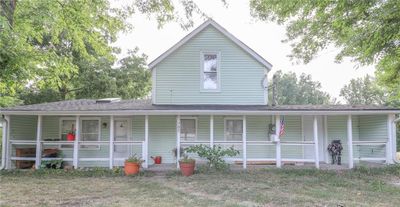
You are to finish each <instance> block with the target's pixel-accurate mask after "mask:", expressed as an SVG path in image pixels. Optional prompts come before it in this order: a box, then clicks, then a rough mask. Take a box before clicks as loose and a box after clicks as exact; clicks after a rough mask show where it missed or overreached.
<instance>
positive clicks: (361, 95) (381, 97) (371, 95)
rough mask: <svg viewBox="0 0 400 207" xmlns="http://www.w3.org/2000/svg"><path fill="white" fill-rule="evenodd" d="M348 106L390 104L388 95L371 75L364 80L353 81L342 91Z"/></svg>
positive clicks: (341, 93) (341, 94)
mask: <svg viewBox="0 0 400 207" xmlns="http://www.w3.org/2000/svg"><path fill="white" fill-rule="evenodd" d="M340 96H342V97H343V98H344V99H345V100H346V102H347V104H351V105H356V104H363V105H371V104H375V105H384V104H387V103H388V99H387V93H386V92H385V90H384V89H383V88H382V87H380V86H379V85H378V84H377V82H376V81H375V79H374V78H373V77H371V76H369V75H366V76H365V77H364V78H357V79H351V80H350V83H349V84H347V85H345V86H344V87H343V88H342V89H341V90H340Z"/></svg>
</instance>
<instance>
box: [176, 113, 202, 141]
mask: <svg viewBox="0 0 400 207" xmlns="http://www.w3.org/2000/svg"><path fill="white" fill-rule="evenodd" d="M180 119H181V120H180V123H181V124H182V119H189V120H190V119H192V120H194V127H195V131H196V132H195V135H194V140H193V141H197V138H198V137H197V136H198V121H197V117H193V116H181V118H180ZM180 130H182V126H181V127H180ZM180 133H181V132H180ZM180 138H181V139H182V137H180Z"/></svg>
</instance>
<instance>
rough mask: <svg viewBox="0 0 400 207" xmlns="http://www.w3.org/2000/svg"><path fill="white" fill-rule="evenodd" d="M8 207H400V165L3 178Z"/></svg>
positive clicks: (6, 174) (9, 174) (2, 198)
mask: <svg viewBox="0 0 400 207" xmlns="http://www.w3.org/2000/svg"><path fill="white" fill-rule="evenodd" d="M0 179H1V180H0V206H2V205H5V206H56V205H57V206H58V205H61V206H191V205H192V206H341V205H342V206H400V186H399V185H400V166H391V167H386V168H381V169H367V168H360V169H357V170H353V171H338V172H335V171H318V170H314V169H296V170H293V169H282V170H279V169H263V170H254V171H248V172H228V173H199V174H195V175H194V176H192V177H189V178H186V177H182V176H180V175H179V173H174V172H173V173H169V174H167V175H163V176H159V175H154V174H152V173H144V174H142V175H140V176H135V177H124V176H120V174H119V173H113V172H111V171H105V170H97V171H75V172H64V171H62V170H61V171H43V170H41V171H36V172H33V171H30V170H29V171H23V172H21V171H3V172H1V173H0Z"/></svg>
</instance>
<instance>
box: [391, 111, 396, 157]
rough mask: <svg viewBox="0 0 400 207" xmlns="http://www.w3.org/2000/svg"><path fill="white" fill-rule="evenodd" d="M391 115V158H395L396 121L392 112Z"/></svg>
mask: <svg viewBox="0 0 400 207" xmlns="http://www.w3.org/2000/svg"><path fill="white" fill-rule="evenodd" d="M392 116H393V120H392V158H393V160H397V135H396V133H397V131H396V130H397V123H395V122H394V120H395V119H396V116H395V115H394V114H392Z"/></svg>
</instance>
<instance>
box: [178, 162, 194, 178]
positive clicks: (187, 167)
mask: <svg viewBox="0 0 400 207" xmlns="http://www.w3.org/2000/svg"><path fill="white" fill-rule="evenodd" d="M195 165H196V162H195V161H193V162H181V161H179V167H180V169H181V172H182V175H183V176H191V175H193V172H194V167H195Z"/></svg>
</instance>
